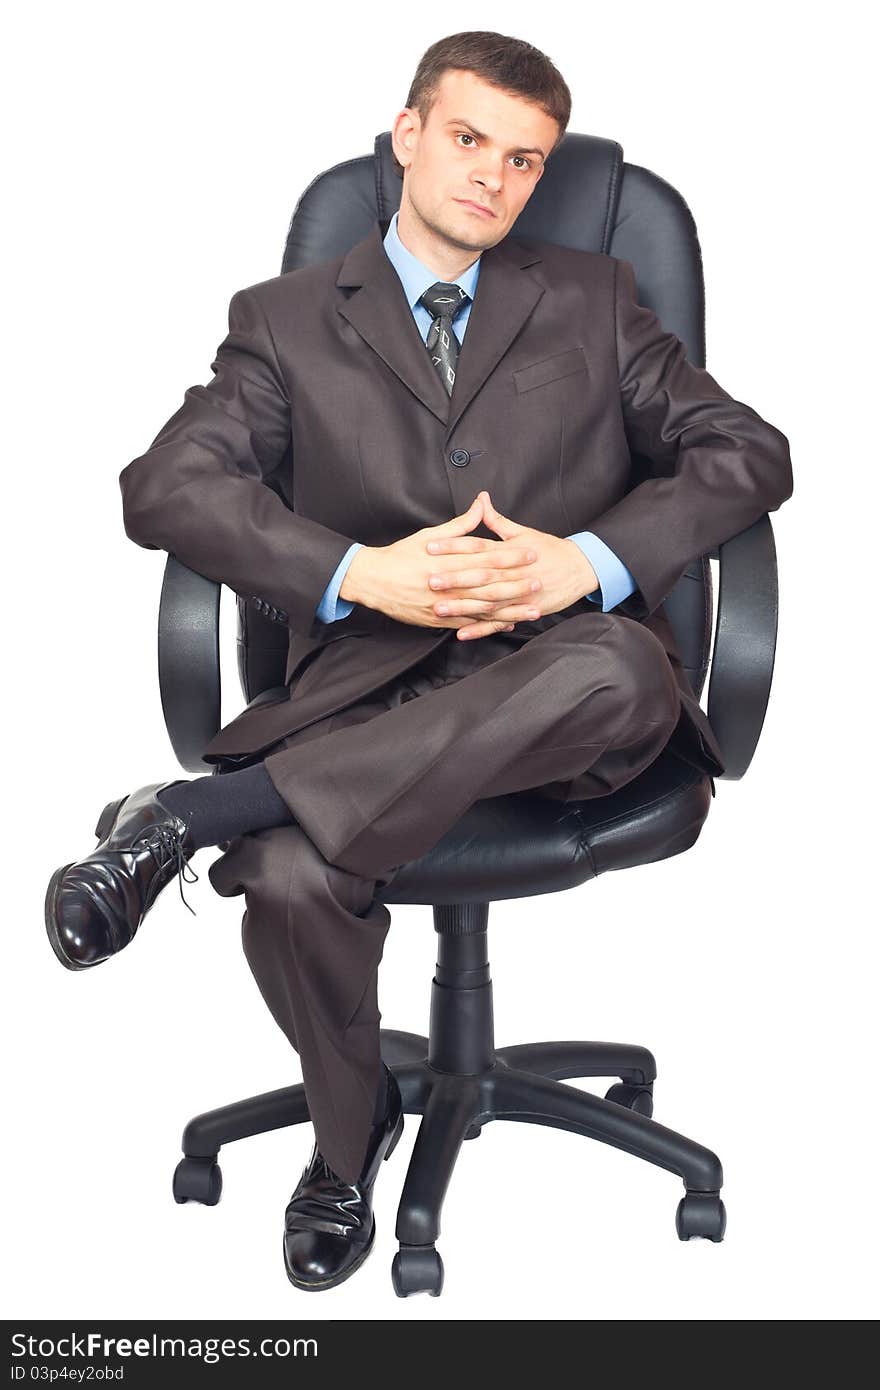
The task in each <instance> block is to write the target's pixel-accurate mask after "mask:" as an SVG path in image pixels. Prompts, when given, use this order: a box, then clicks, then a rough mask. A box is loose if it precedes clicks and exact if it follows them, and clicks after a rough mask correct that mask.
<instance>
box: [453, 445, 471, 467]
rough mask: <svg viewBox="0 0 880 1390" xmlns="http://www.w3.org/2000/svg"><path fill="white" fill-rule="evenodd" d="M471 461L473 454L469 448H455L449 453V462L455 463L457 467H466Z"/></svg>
mask: <svg viewBox="0 0 880 1390" xmlns="http://www.w3.org/2000/svg"><path fill="white" fill-rule="evenodd" d="M470 461H471V456H470V454H469V453H468V451H467V449H453V451H452V453H451V454H450V455H449V462H450V463H454V464H455V466H456V468H464V467H466V465H467V464H469V463H470Z"/></svg>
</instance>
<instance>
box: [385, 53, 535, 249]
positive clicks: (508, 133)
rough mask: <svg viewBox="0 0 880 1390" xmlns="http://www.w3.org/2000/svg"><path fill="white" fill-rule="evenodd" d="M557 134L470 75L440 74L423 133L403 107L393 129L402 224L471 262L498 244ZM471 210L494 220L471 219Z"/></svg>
mask: <svg viewBox="0 0 880 1390" xmlns="http://www.w3.org/2000/svg"><path fill="white" fill-rule="evenodd" d="M558 135H559V126H558V125H557V123H556V121H555V120H553V118H552V117H551V116H548V115H546V114H545V112H543V111H542V110H541V109H540V107H538V106H535V105H534V104H533V103H531V102H527V101H524V100H523V99H522V98H521V97H517V96H512V95H509V94H507V93H505V92H502V91H499V89H498V88H497V87H492V86H490V85H489V84H488V83H486V82H483V81H482V80H481V79H480V78H478V77H476V76H475V75H474V74H473V73H471V72H464V71H460V70H454V71H451V72H445V73H444V74H443V77H442V79H441V85H440V91H439V93H438V96H437V100H436V101H435V103H434V105H433V106H432V108H431V110H430V112H429V113H428V119H427V120H426V122H425V124H424V126H423V125H422V124H421V121H420V119H419V114H418V112H417V111H415V110H412V109H411V108H409V107H405V108H404V109H403V111H401V112H399V114H398V115H397V118H396V119H395V122H394V126H393V129H392V143H393V147H394V153H395V154H396V156H397V158H398V160H399V161H400V163H401V164H402V165H403V166H404V169H405V174H404V181H403V195H402V200H401V216H402V218H403V217H404V215H405V213H406V215H407V216H409V215H414V216H415V218H416V219H418V220H419V221H420V222H421V223H423V224H424V226H425V228H427V229H430V231H431V232H433V233H434V234H435V235H437V236H439V237H441V238H442V239H444V240H445V241H447V242H448V243H451V244H452V245H454V246H456V247H458V248H460V249H462V250H467V251H473V252H474V253H475V256H476V255H479V254H480V252H482V251H483V250H485V249H486V248H487V247H489V246H494V245H495V244H496V243H497V242H499V241H501V240H503V238H504V237H505V236H506V235H507V233H508V232H509V230H510V228H511V227H512V226H513V224H514V222H515V221H516V219H517V217H518V216H519V214H520V212H521V211H522V209H523V207H524V206H525V204H526V203H527V202H528V200H529V198H530V197H531V195H532V192H533V190H534V188H535V185H536V184H537V182H538V180H539V178H540V177H541V175H542V174H543V172H544V159H545V158H546V156H547V155H549V153H550V150H551V149H552V147H553V144H554V142H555V141H556V139H557V138H558ZM468 202H473V203H477V204H479V205H481V206H482V207H485V208H489V209H491V211H492V213H493V214H494V215H493V216H491V217H490V216H487V215H486V214H485V213H482V212H475V211H473V210H472V209H471V208H469V207H468V206H467V203H468ZM407 203H408V204H409V208H406V206H405V205H406V204H407Z"/></svg>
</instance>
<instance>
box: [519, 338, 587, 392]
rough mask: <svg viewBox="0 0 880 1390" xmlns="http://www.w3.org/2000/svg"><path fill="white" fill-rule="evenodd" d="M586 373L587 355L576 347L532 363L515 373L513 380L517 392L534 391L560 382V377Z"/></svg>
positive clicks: (580, 348)
mask: <svg viewBox="0 0 880 1390" xmlns="http://www.w3.org/2000/svg"><path fill="white" fill-rule="evenodd" d="M586 371H587V358H586V354H585V353H584V350H583V348H582V347H574V348H568V349H567V350H566V351H565V352H556V353H554V354H553V356H552V357H545V358H543V359H542V360H541V361H540V362H532V363H530V364H529V366H528V367H520V368H519V369H518V370H517V371H515V372H514V374H513V380H514V383H515V385H516V389H517V391H519V392H523V391H533V390H534V388H535V387H536V386H546V385H547V383H548V382H550V381H558V380H559V378H560V377H564V376H573V375H574V373H575V372H582V373H586Z"/></svg>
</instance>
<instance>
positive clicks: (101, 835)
mask: <svg viewBox="0 0 880 1390" xmlns="http://www.w3.org/2000/svg"><path fill="white" fill-rule="evenodd" d="M179 780H180V779H178V782H179ZM177 784H178V783H177V782H154V783H151V785H150V786H148V787H141V788H140V789H139V790H138V791H136V792H132V793H131V795H130V796H124V797H123V798H122V799H121V801H111V802H110V803H109V804H108V805H107V806H105V807H104V810H103V811H102V812H101V816H100V818H99V820H98V824H97V826H96V827H95V834H96V835H97V837H98V839H99V840H100V844H99V846H98V848H97V849H96V850H95V851H94V853H93V854H90V855H89V856H88V858H86V859H80V860H78V861H77V862H76V863H74V864H63V865H62V867H61V868H60V869H56V870H55V872H54V874H53V875H52V877H51V879H50V880H49V888H48V890H47V892H46V931H47V932H48V934H49V941H50V942H51V945H52V949H53V951H54V952H55V954H56V956H57V957H58V959H59V960H60V961H61V964H62V965H66V966H67V968H68V970H86V969H88V967H89V966H92V965H100V964H101V962H102V961H105V960H107V958H108V957H109V956H115V955H116V954H117V953H118V952H119V951H121V950H122V949H123V947H125V946H127V945H128V944H129V942H130V941H131V940H132V939H133V937H134V935H135V933H136V931H137V929H138V927H139V926H140V924H141V922H142V921H143V920H144V917H145V915H146V913H147V912H148V911H149V909H150V908H151V907H152V905H153V903H154V902H155V901H156V898H157V897H158V895H159V893H160V891H161V890H162V889H163V888H164V887H165V885H166V883H170V881H171V879H172V878H173V877H174V876H175V874H180V876H181V878H185V877H186V875H185V868H186V865H187V864H188V862H189V859H190V857H191V856H192V855H193V854H194V853H195V846H194V845H193V843H192V840H191V838H190V835H189V830H188V827H187V824H186V822H185V821H183V820H181V819H180V817H179V816H175V815H174V814H173V813H172V812H171V811H169V810H168V809H167V808H166V807H165V806H163V805H162V803H161V801H159V800H158V797H157V793H158V792H160V791H164V790H165V788H166V787H172V786H176V785H177ZM197 880H198V874H197V873H195V871H194V870H193V871H192V877H191V878H190V879H187V880H186V881H187V882H189V883H195V882H196V881H197ZM180 896H181V898H183V887H182V886H181V889H180ZM183 901H184V903H185V904H186V906H187V907H189V910H190V912H192V911H193V909H192V908H191V907H190V906H189V903H188V902H187V901H186V899H185V898H183Z"/></svg>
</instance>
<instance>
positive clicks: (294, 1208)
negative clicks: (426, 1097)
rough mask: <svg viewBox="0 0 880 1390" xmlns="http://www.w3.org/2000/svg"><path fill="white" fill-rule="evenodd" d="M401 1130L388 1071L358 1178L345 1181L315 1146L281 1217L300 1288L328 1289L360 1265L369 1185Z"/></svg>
mask: <svg viewBox="0 0 880 1390" xmlns="http://www.w3.org/2000/svg"><path fill="white" fill-rule="evenodd" d="M402 1133H403V1105H402V1102H401V1096H400V1087H399V1086H398V1084H397V1079H396V1077H395V1076H394V1073H393V1072H391V1071H389V1073H388V1110H387V1113H386V1115H385V1119H384V1120H380V1121H379V1123H378V1124H374V1125H373V1127H372V1129H371V1130H370V1140H369V1143H368V1145H367V1153H366V1157H365V1158H364V1165H363V1168H362V1170H361V1174H360V1177H359V1178H358V1180H357V1182H355V1183H348V1182H343V1181H342V1179H341V1178H338V1177H337V1176H336V1174H335V1173H334V1172H333V1169H332V1168H330V1167H329V1166H328V1164H327V1162H326V1160H325V1159H324V1158H323V1157H322V1155H321V1152H320V1150H319V1149H318V1145H317V1142H316V1143H315V1147H314V1149H313V1150H312V1156H311V1158H310V1159H309V1162H308V1164H307V1166H306V1168H305V1170H304V1171H303V1175H302V1177H301V1178H300V1181H299V1186H298V1187H297V1189H296V1191H295V1192H294V1194H293V1196H292V1197H291V1199H290V1202H289V1203H288V1206H287V1210H286V1212H285V1217H284V1265H285V1268H286V1270H287V1277H288V1279H289V1280H290V1282H291V1283H292V1284H295V1285H296V1287H297V1288H298V1289H330V1288H333V1286H334V1285H335V1284H341V1283H342V1281H343V1280H344V1279H347V1278H348V1277H349V1275H350V1274H354V1272H355V1270H356V1269H359V1268H360V1266H361V1265H362V1264H363V1262H364V1260H365V1259H366V1258H367V1256H368V1255H369V1253H370V1251H371V1250H372V1248H373V1241H374V1239H375V1236H376V1222H375V1218H374V1216H373V1184H374V1183H375V1181H376V1176H377V1174H378V1172H379V1166H380V1164H381V1163H382V1160H383V1159H385V1158H390V1157H391V1155H392V1153H393V1152H394V1146H395V1145H396V1143H397V1141H398V1139H399V1138H400V1136H401V1134H402Z"/></svg>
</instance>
